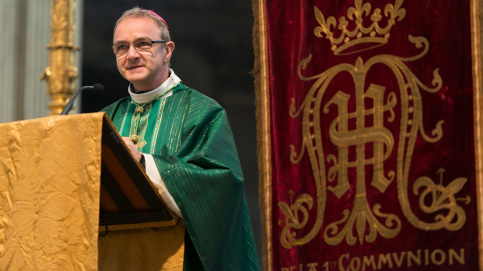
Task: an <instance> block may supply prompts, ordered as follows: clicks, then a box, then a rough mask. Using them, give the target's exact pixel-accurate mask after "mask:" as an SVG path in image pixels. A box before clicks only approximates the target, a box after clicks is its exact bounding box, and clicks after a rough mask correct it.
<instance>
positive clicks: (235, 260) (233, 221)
mask: <svg viewBox="0 0 483 271" xmlns="http://www.w3.org/2000/svg"><path fill="white" fill-rule="evenodd" d="M158 103H159V105H158ZM130 107H132V106H131V105H130V104H129V102H128V99H125V100H121V101H119V102H118V103H115V104H113V105H111V106H109V107H108V108H106V109H105V111H106V113H107V114H108V115H109V116H110V117H111V119H112V120H113V123H114V125H115V126H116V127H117V128H118V129H119V130H120V132H121V135H123V136H128V135H127V134H123V130H124V131H126V132H127V131H129V133H131V134H130V135H129V136H131V135H132V133H133V129H132V124H131V125H129V126H130V127H129V128H128V127H127V126H128V125H127V124H126V123H129V122H130V120H132V119H136V118H135V117H133V115H135V113H133V112H135V110H134V109H131V108H130ZM148 114H149V117H144V121H145V122H146V123H147V125H144V126H143V125H142V121H143V117H142V116H141V117H140V118H138V119H141V124H140V125H138V126H140V127H144V129H147V130H149V129H154V130H155V131H154V132H149V133H146V132H144V133H143V131H137V133H139V134H140V135H141V136H142V137H143V140H144V141H145V142H146V144H145V146H146V147H143V148H142V149H141V151H142V152H145V153H146V151H145V148H146V150H148V151H149V152H148V153H150V154H152V155H153V157H154V161H155V163H156V166H157V167H158V170H159V172H160V175H161V177H162V179H163V181H164V183H165V184H166V187H167V189H168V191H169V192H170V194H171V195H172V196H173V198H174V200H175V201H176V203H177V205H178V207H179V208H180V211H181V213H182V215H183V218H184V220H185V223H186V229H187V238H189V240H186V241H185V243H186V244H185V265H184V266H185V270H200V269H197V268H198V267H197V266H196V265H197V264H199V263H200V262H201V264H202V265H203V267H204V269H205V270H259V266H258V256H257V253H256V248H255V243H254V237H253V231H252V226H251V222H250V216H249V212H248V208H247V203H246V198H245V192H244V188H243V174H242V171H241V167H240V162H239V160H238V154H237V151H236V147H235V144H234V140H233V135H232V132H231V129H230V126H229V123H228V119H227V116H226V112H225V110H224V109H223V108H221V107H220V106H219V105H218V104H217V103H216V102H215V101H213V100H212V99H210V98H208V97H206V96H204V95H202V94H200V93H199V92H197V91H195V90H192V89H189V88H187V87H186V86H184V85H180V86H178V87H176V88H175V90H174V92H173V95H172V96H170V97H168V98H165V99H162V100H160V101H155V102H153V104H152V105H151V107H149V112H148ZM126 118H127V119H128V120H126ZM150 121H151V122H150ZM152 126H154V127H155V128H153V127H152ZM138 129H139V128H138Z"/></svg>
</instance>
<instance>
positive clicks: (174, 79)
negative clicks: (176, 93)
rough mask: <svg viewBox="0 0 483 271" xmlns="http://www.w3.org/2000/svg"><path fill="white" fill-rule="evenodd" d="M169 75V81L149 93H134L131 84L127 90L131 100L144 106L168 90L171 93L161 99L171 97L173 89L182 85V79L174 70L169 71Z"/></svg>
mask: <svg viewBox="0 0 483 271" xmlns="http://www.w3.org/2000/svg"><path fill="white" fill-rule="evenodd" d="M169 73H170V75H169V77H168V79H166V81H164V82H163V83H162V84H161V85H160V86H159V87H157V88H155V89H153V90H151V91H148V92H143V93H134V92H132V90H131V84H129V86H128V88H127V90H128V92H129V95H131V98H132V99H133V101H134V102H136V103H137V104H144V103H147V102H150V101H152V100H153V99H156V98H157V97H158V96H159V95H161V94H163V93H164V92H166V91H168V90H169V91H168V92H166V93H165V94H164V95H163V97H161V98H166V97H169V96H171V95H172V94H173V91H172V90H171V89H172V88H173V87H175V86H177V85H178V84H179V83H181V79H179V77H178V76H177V75H176V74H175V73H174V71H173V70H172V69H169Z"/></svg>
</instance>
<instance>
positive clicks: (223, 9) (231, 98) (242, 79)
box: [81, 0, 263, 266]
mask: <svg viewBox="0 0 483 271" xmlns="http://www.w3.org/2000/svg"><path fill="white" fill-rule="evenodd" d="M134 6H140V7H141V8H145V9H151V10H153V11H155V12H156V13H158V14H159V15H161V17H163V18H164V19H165V20H166V22H167V24H168V27H169V29H170V32H171V39H172V40H173V41H174V43H175V46H176V47H175V50H174V53H173V57H172V58H171V68H172V69H173V70H174V72H175V73H176V75H178V76H179V77H180V78H181V80H182V81H183V83H184V84H186V85H187V86H189V87H191V88H194V89H196V90H198V91H200V92H201V93H204V94H206V95H208V96H210V97H211V98H213V99H215V100H216V101H218V102H219V103H220V104H221V106H223V107H224V108H225V109H226V111H227V114H228V118H229V120H230V124H231V128H232V130H233V134H234V136H235V141H236V145H237V149H238V153H239V156H240V161H241V164H242V168H243V172H244V175H245V191H246V195H247V200H248V205H249V209H250V214H251V219H252V224H253V230H254V233H255V241H256V243H257V249H258V255H259V259H260V265H261V266H263V263H262V257H261V255H262V228H261V222H260V210H259V207H258V206H259V205H258V167H257V156H256V119H255V106H254V101H255V98H254V97H255V94H254V85H253V78H252V77H251V75H250V74H249V73H250V71H251V70H252V68H253V60H254V54H253V44H252V25H253V16H252V9H251V1H249V0H245V1H226V0H188V1H174V0H165V1H159V0H157V1H156V0H146V1H141V0H138V1H134V0H84V7H83V9H84V18H83V32H82V35H83V44H81V48H82V52H81V53H82V85H92V84H94V83H100V84H102V85H104V87H105V88H106V91H104V92H103V93H102V94H92V93H89V92H84V93H83V94H82V106H81V111H82V112H83V113H87V112H96V111H99V110H100V109H102V108H104V107H105V106H107V105H109V104H111V103H113V102H114V101H116V100H118V99H119V98H121V97H124V96H128V93H127V86H128V82H127V81H126V80H125V79H124V78H123V77H122V76H121V75H120V74H119V72H118V71H117V67H116V61H115V56H114V54H113V53H112V47H111V46H112V34H113V29H114V24H115V22H116V20H117V19H118V18H119V17H120V16H121V14H122V13H123V12H124V11H125V10H127V9H130V8H132V7H134Z"/></svg>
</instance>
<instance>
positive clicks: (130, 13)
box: [114, 7, 171, 41]
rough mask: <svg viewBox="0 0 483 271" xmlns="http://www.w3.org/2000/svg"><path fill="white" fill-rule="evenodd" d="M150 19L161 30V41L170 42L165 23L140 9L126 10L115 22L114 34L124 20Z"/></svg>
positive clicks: (153, 14)
mask: <svg viewBox="0 0 483 271" xmlns="http://www.w3.org/2000/svg"><path fill="white" fill-rule="evenodd" d="M143 17H144V18H150V19H151V20H153V21H154V22H155V23H156V25H158V28H159V29H160V30H161V39H163V40H165V41H171V36H170V33H169V30H168V27H167V26H166V23H165V22H164V21H163V19H161V17H158V16H156V13H154V12H152V11H149V10H146V9H141V8H140V7H134V8H132V9H129V10H126V11H125V12H124V13H123V14H122V16H121V17H120V18H119V19H118V20H117V22H116V26H115V27H114V32H116V29H117V26H118V25H119V24H120V23H121V22H122V21H123V20H125V19H127V18H143Z"/></svg>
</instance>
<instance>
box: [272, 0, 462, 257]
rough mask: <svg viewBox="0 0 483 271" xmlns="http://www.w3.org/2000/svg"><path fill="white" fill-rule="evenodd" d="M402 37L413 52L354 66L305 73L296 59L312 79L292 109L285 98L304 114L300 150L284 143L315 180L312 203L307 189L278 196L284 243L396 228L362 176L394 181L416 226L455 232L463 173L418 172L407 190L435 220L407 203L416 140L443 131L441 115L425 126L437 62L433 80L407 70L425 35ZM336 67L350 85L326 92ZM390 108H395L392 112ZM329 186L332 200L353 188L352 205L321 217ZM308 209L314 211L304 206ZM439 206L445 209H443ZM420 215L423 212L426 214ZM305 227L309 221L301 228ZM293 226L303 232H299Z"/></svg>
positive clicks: (351, 239)
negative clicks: (385, 79)
mask: <svg viewBox="0 0 483 271" xmlns="http://www.w3.org/2000/svg"><path fill="white" fill-rule="evenodd" d="M357 3H359V6H358V8H359V10H360V11H363V10H367V9H369V10H370V6H366V5H363V6H362V1H357ZM401 4H402V1H399V0H398V1H397V4H396V6H397V7H393V9H394V10H393V11H392V12H398V14H399V16H401V17H404V11H403V9H400V5H401ZM364 7H365V8H364ZM319 12H320V11H319ZM353 12H354V11H353ZM366 12H368V11H366ZM316 15H317V16H318V18H317V19H318V20H319V21H320V20H321V18H322V19H323V16H322V17H320V15H321V14H319V13H317V12H316ZM360 15H361V14H359V15H358V16H360ZM366 15H367V14H366ZM354 16H355V15H354ZM319 30H320V29H319ZM408 39H409V41H410V42H411V43H413V44H414V46H415V47H416V48H418V49H420V52H419V53H418V54H416V55H413V56H410V57H400V56H396V55H385V54H382V55H376V56H374V57H372V58H370V59H368V60H367V61H366V62H365V63H364V61H363V59H362V58H360V57H358V58H357V59H356V62H355V64H354V65H351V64H347V63H342V64H339V65H336V66H333V67H330V68H329V69H327V70H325V71H324V72H323V73H321V74H318V75H315V76H310V77H305V76H304V75H302V71H303V70H305V69H306V67H307V65H308V64H309V63H310V61H311V60H312V55H309V56H308V57H307V58H306V59H303V60H301V61H300V63H299V69H298V74H299V78H300V79H301V80H302V81H314V83H313V84H312V86H311V88H310V89H309V91H308V93H307V94H306V96H305V98H304V100H303V101H302V103H301V104H300V107H299V108H298V109H297V106H296V100H295V99H292V102H291V106H290V111H289V112H290V116H291V117H292V118H298V117H301V118H302V121H301V122H302V135H303V139H302V142H301V147H300V148H299V150H300V151H297V149H296V147H295V146H294V145H290V149H291V154H290V161H291V162H292V163H293V164H297V163H299V162H300V161H302V158H303V157H304V156H308V158H309V161H310V165H311V167H312V172H313V176H314V181H315V190H316V191H315V194H316V199H315V204H314V200H313V199H312V197H311V196H310V195H309V194H307V193H302V194H301V195H300V196H298V197H297V200H296V201H295V202H292V197H294V196H295V193H294V192H293V191H292V190H291V191H290V195H291V196H290V198H291V200H290V201H291V203H290V205H289V204H287V203H285V202H283V201H280V202H279V203H278V204H279V208H280V210H281V212H282V213H283V215H284V216H285V218H284V219H282V220H280V221H279V225H280V226H282V227H283V229H282V232H281V236H280V237H281V238H280V239H281V242H282V245H283V246H284V247H285V248H290V247H291V246H300V245H303V244H306V243H308V242H309V241H311V240H312V239H313V238H315V236H316V235H317V234H318V233H319V232H323V238H324V241H325V242H326V243H327V244H329V245H338V244H339V243H340V242H342V241H343V240H345V241H346V242H347V244H349V245H354V244H355V243H356V242H357V241H359V243H363V242H364V241H365V242H374V241H375V240H376V239H377V236H378V235H380V236H381V237H383V238H386V239H389V238H394V237H395V236H397V235H398V233H399V232H400V231H401V227H402V222H401V217H398V215H396V214H391V213H388V211H387V210H388V209H390V208H388V206H384V205H382V204H380V203H372V202H371V198H369V197H368V196H367V191H366V190H367V189H368V187H369V186H368V185H367V184H368V183H370V185H371V186H372V187H373V188H376V189H377V191H378V193H381V194H384V193H388V192H387V188H388V187H389V186H391V185H397V194H398V195H397V197H395V198H397V199H399V203H400V205H401V209H402V212H403V215H404V217H405V218H406V219H407V220H408V221H409V222H410V223H411V224H412V225H413V226H414V227H415V228H418V229H423V230H436V229H442V228H445V229H447V230H452V231H454V230H458V229H460V228H461V227H462V226H463V225H464V223H465V221H466V213H465V211H464V209H463V208H462V207H461V206H459V205H458V203H457V200H458V199H457V198H456V194H457V193H459V192H460V191H461V189H462V187H463V186H464V185H465V183H466V178H463V177H461V178H457V179H455V180H453V181H452V182H451V183H449V184H448V185H443V184H442V183H441V184H435V183H434V182H433V181H432V180H431V179H430V178H428V177H420V178H418V179H417V180H416V181H415V182H414V185H413V193H414V194H415V195H416V196H419V205H418V207H419V208H420V210H421V211H422V212H424V213H427V214H429V215H430V216H431V215H433V217H434V221H433V222H425V221H423V219H422V218H421V216H419V214H418V215H417V214H415V213H414V212H413V208H411V202H410V200H409V189H408V188H409V172H410V168H411V161H412V155H413V153H414V147H415V142H416V139H417V138H418V136H419V137H420V138H422V139H424V140H425V141H426V142H429V143H435V142H438V141H439V140H440V139H441V138H442V137H443V123H444V122H443V120H440V121H438V122H437V123H436V124H435V128H434V129H433V130H432V132H431V136H430V135H428V134H427V133H426V132H425V129H424V126H423V102H422V96H421V91H426V92H429V93H436V92H438V91H439V90H440V89H441V87H442V84H443V81H442V78H441V77H440V75H439V73H438V69H435V70H434V72H433V79H432V82H431V85H430V86H428V85H426V84H424V83H423V82H421V80H419V79H418V77H417V76H416V75H415V74H414V73H413V72H412V71H411V70H410V69H409V67H408V66H407V65H406V63H407V62H410V61H416V60H418V59H421V58H422V57H423V56H424V55H426V53H427V52H428V48H429V42H428V40H427V39H426V38H424V37H413V36H408ZM376 65H377V66H378V68H379V69H380V68H381V67H385V68H386V69H388V70H389V71H390V72H391V73H392V75H393V76H394V78H395V82H397V86H398V88H396V89H394V87H392V88H387V87H385V86H382V85H378V84H375V83H371V82H367V80H368V79H367V78H366V77H367V73H368V71H370V70H371V69H372V68H373V67H374V66H376ZM342 73H343V74H348V75H350V77H352V79H353V82H354V89H353V90H351V89H341V90H339V91H337V92H335V93H333V92H329V91H328V86H329V84H333V81H334V78H335V77H336V76H338V75H339V74H342ZM329 95H330V96H329ZM350 101H352V103H350ZM396 108H398V110H399V111H397V112H396V111H395V110H396ZM334 109H336V110H337V111H334V112H336V113H337V114H336V115H337V117H335V118H333V119H329V113H331V115H330V116H334V112H331V110H334ZM396 117H399V119H396ZM368 119H370V121H367V120H368ZM395 121H397V123H396V124H397V125H394V124H393V125H392V127H398V129H399V130H395V129H394V128H392V130H391V129H389V128H388V124H390V123H393V122H395ZM323 123H325V125H327V123H329V124H330V125H329V128H328V129H327V128H326V126H322V125H323ZM349 123H351V125H349ZM395 138H397V140H398V141H397V142H396V141H395ZM327 144H331V146H334V147H335V148H333V149H336V150H337V151H335V152H334V151H333V149H332V150H330V151H328V152H327V153H326V151H327V150H324V146H325V145H327ZM368 144H370V146H372V149H371V152H370V154H371V155H372V157H369V156H368V154H367V153H366V149H367V146H368ZM349 153H351V155H349ZM390 156H395V157H396V158H395V159H393V161H397V162H396V165H392V166H388V165H387V164H386V163H387V162H386V161H387V160H388V159H389V157H390ZM367 166H372V168H373V170H372V179H371V180H366V178H367V176H366V175H367V173H366V167H367ZM349 171H351V172H353V174H352V175H351V176H353V177H349V174H348V172H349ZM329 193H331V195H334V196H335V198H337V199H338V200H343V199H344V198H348V195H347V193H351V195H350V196H351V197H353V198H354V201H353V204H352V207H351V209H349V208H347V209H344V210H343V211H342V214H341V217H339V218H335V217H332V218H330V219H331V220H330V221H329V220H328V219H327V218H324V213H325V208H326V200H327V195H328V194H329ZM467 200H469V199H468V197H467ZM312 208H315V209H316V211H315V212H313V211H310V210H312ZM441 211H445V212H443V213H444V214H442V212H441ZM311 214H313V215H315V218H314V219H312V220H310V219H309V218H310V215H311ZM430 216H429V217H430ZM424 217H425V219H426V220H427V219H428V216H424ZM334 220H336V221H334ZM309 221H312V222H309ZM324 225H325V228H324V229H322V227H323V226H324ZM305 227H310V228H309V230H307V229H305ZM302 229H303V231H302ZM299 232H304V233H305V234H304V235H299Z"/></svg>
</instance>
